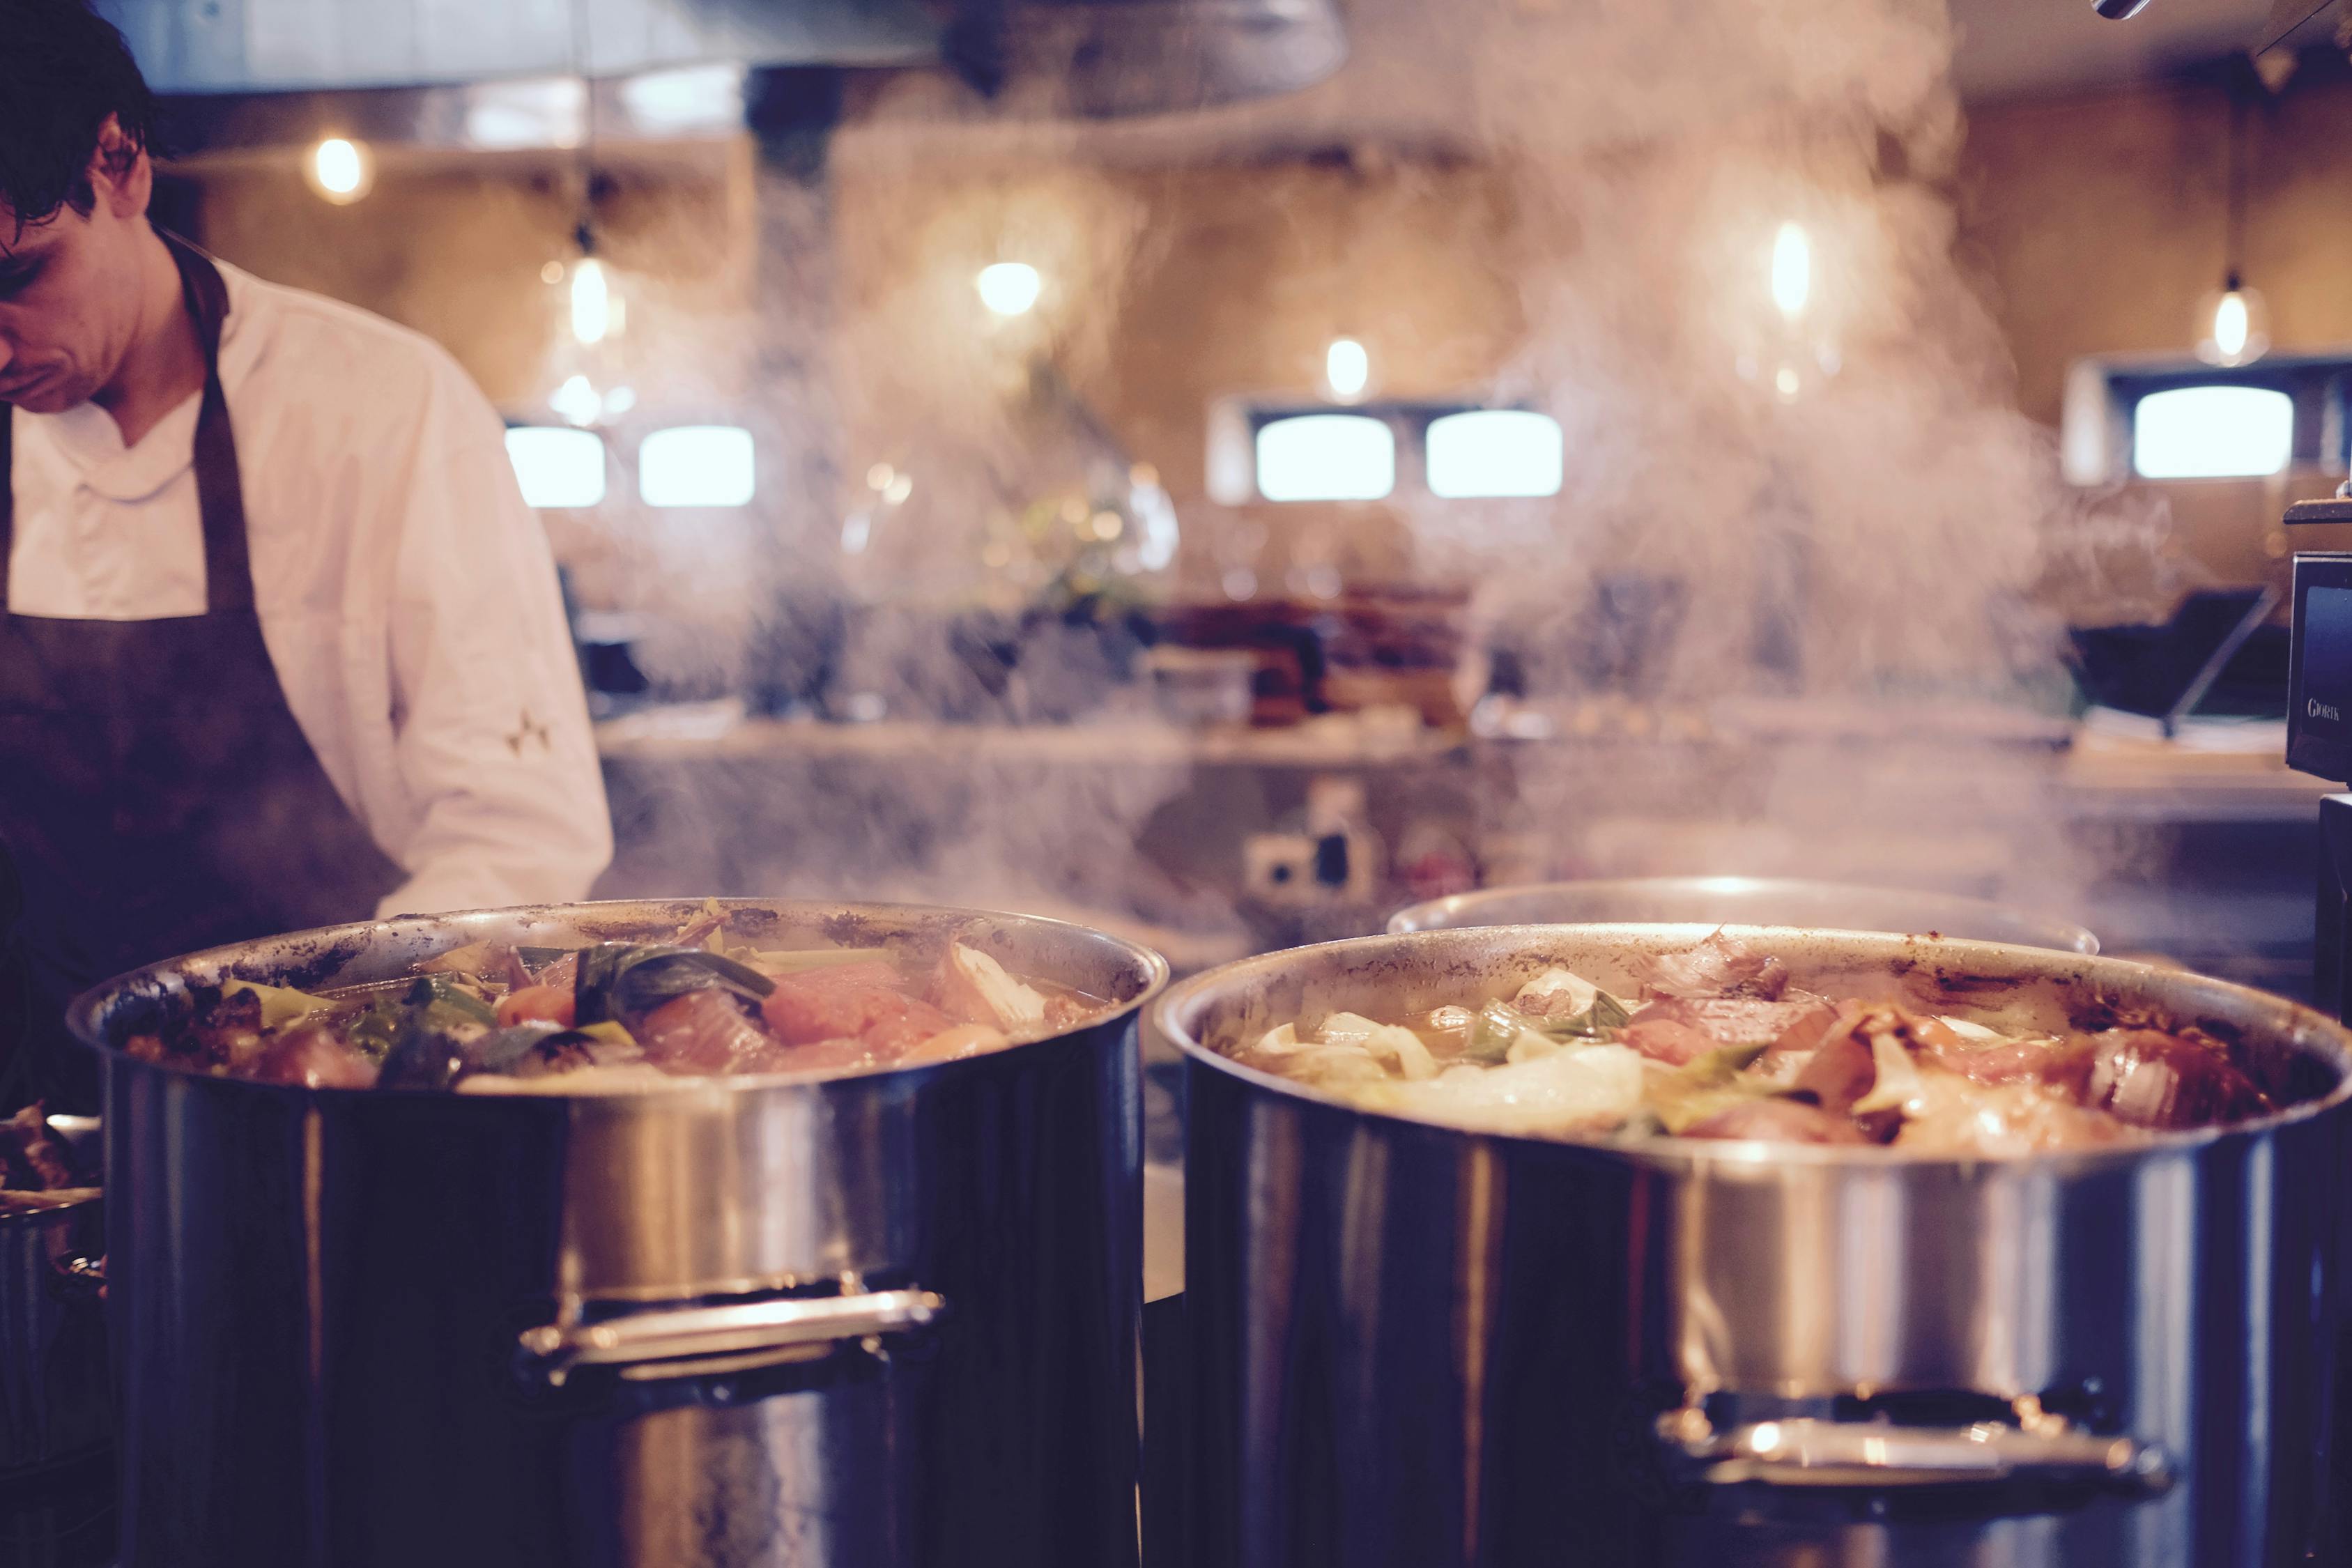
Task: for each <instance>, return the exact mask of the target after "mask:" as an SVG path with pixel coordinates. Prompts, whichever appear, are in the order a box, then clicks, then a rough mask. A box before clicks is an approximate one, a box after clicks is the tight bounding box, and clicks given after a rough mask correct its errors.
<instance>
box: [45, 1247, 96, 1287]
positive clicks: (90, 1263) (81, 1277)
mask: <svg viewBox="0 0 2352 1568" xmlns="http://www.w3.org/2000/svg"><path fill="white" fill-rule="evenodd" d="M49 1274H50V1278H51V1279H52V1281H53V1282H54V1283H55V1285H56V1288H57V1291H58V1294H59V1295H60V1296H97V1297H103V1296H105V1294H106V1259H105V1258H100V1257H94V1256H92V1255H91V1254H89V1253H87V1252H76V1253H72V1254H69V1255H68V1256H67V1257H64V1258H53V1259H51V1260H50V1263H49Z"/></svg>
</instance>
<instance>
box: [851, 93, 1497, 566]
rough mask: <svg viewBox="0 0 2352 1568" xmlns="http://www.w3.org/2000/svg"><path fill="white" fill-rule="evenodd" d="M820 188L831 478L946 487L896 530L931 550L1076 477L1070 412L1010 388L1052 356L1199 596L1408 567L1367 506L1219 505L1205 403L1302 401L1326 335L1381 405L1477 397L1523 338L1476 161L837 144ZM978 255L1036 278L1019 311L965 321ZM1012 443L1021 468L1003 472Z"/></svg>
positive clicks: (1492, 187)
mask: <svg viewBox="0 0 2352 1568" xmlns="http://www.w3.org/2000/svg"><path fill="white" fill-rule="evenodd" d="M833 190H834V205H835V235H836V253H837V256H838V258H839V268H840V275H841V279H842V284H841V299H842V321H843V333H844V336H843V348H842V353H841V354H840V356H839V361H838V363H839V368H840V374H841V376H842V394H843V396H844V399H845V406H846V407H847V409H848V414H847V416H846V437H845V439H846V449H845V453H844V459H845V462H844V466H845V469H846V471H848V472H850V473H852V474H859V473H863V472H865V471H866V468H867V467H868V466H869V465H870V464H873V463H877V462H889V463H892V464H895V465H898V466H899V467H902V468H908V469H909V470H910V471H912V472H915V473H916V474H917V475H918V484H919V489H920V488H921V483H922V478H923V476H924V475H925V474H926V473H927V472H928V473H929V474H930V475H940V476H950V477H948V478H947V479H946V480H945V482H946V483H947V484H948V485H949V486H950V488H951V489H952V491H953V493H954V494H955V496H956V498H957V504H958V509H959V510H958V515H956V516H953V517H943V516H940V515H939V514H938V513H937V511H936V510H926V515H925V516H924V517H923V518H922V520H921V521H920V522H919V523H917V522H916V521H915V520H913V519H909V520H908V523H907V526H908V527H909V528H910V529H911V528H915V527H918V526H919V527H920V529H921V530H922V532H923V537H924V543H925V548H926V549H927V550H935V549H936V548H938V547H939V546H940V545H941V544H943V543H953V544H954V547H955V548H957V549H963V548H965V543H963V542H972V541H977V540H978V539H980V538H981V537H982V536H983V535H984V534H985V532H986V531H987V523H986V519H985V518H983V517H981V516H979V515H978V514H979V513H981V512H983V511H986V510H991V509H993V510H997V511H999V512H1012V511H1017V510H1019V509H1020V508H1021V506H1023V505H1024V503H1026V502H1027V501H1029V500H1034V499H1035V497H1036V496H1037V495H1039V494H1044V493H1048V492H1051V491H1053V490H1054V489H1056V488H1057V487H1066V485H1067V484H1068V483H1069V482H1070V481H1071V479H1072V478H1073V476H1074V475H1075V472H1076V461H1077V459H1076V457H1075V456H1073V455H1072V453H1071V452H1069V451H1067V450H1065V449H1064V448H1065V447H1067V446H1068V445H1069V442H1068V440H1067V439H1066V437H1068V426H1069V424H1070V420H1069V418H1068V417H1067V416H1066V415H1065V414H1060V413H1056V412H1055V411H1054V410H1052V409H1050V408H1039V407H1037V406H1035V405H1034V404H1032V403H1030V402H1028V401H1027V400H1026V399H1025V398H1024V395H1023V391H1022V389H1023V387H1024V384H1025V381H1024V376H1025V370H1026V367H1027V366H1028V365H1030V364H1031V363H1035V362H1037V361H1039V360H1045V361H1050V362H1051V363H1053V364H1054V365H1055V366H1056V367H1057V368H1058V369H1059V370H1060V372H1061V373H1062V374H1064V376H1065V377H1066V380H1067V381H1068V383H1069V384H1071V385H1072V386H1073V387H1074V388H1075V389H1076V392H1077V394H1078V395H1079V396H1080V398H1081V399H1082V400H1083V401H1084V403H1085V404H1086V405H1087V407H1088V408H1089V409H1090V410H1091V412H1092V414H1093V415H1095V416H1097V417H1098V418H1099V419H1100V420H1101V422H1102V424H1103V425H1104V426H1106V427H1107V428H1108V430H1109V431H1110V432H1112V433H1113V435H1114V436H1115V437H1116V438H1117V440H1118V443H1119V444H1120V445H1121V446H1123V447H1125V448H1126V450H1127V451H1128V453H1129V455H1130V456H1131V457H1132V458H1135V459H1136V460H1138V461H1141V462H1145V463H1149V464H1150V465H1152V466H1153V467H1154V468H1157V469H1158V470H1159V472H1160V475H1161V476H1162V478H1163V480H1164V482H1165V483H1166V484H1167V486H1168V488H1169V489H1170V491H1171V494H1172V496H1173V498H1174V500H1176V502H1177V504H1178V507H1179V509H1180V511H1181V515H1182V516H1183V519H1184V522H1185V527H1186V529H1187V551H1186V556H1185V561H1186V563H1187V566H1188V567H1189V569H1190V570H1191V571H1192V574H1193V575H1194V579H1195V582H1196V584H1200V585H1205V584H1207V583H1210V582H1213V581H1214V579H1215V577H1216V576H1217V575H1218V574H1219V573H1220V571H1221V570H1222V569H1223V567H1224V566H1225V565H1231V564H1248V565H1251V566H1254V567H1256V568H1258V569H1260V570H1261V571H1262V572H1263V573H1265V574H1272V575H1278V574H1280V573H1281V572H1282V571H1283V570H1284V568H1285V567H1286V565H1289V564H1292V563H1297V562H1302V561H1312V562H1316V563H1326V562H1328V563H1331V564H1335V565H1338V566H1339V567H1340V568H1341V569H1342V570H1343V571H1345V572H1346V573H1347V574H1349V575H1350V576H1356V577H1360V576H1364V575H1374V576H1394V575H1400V574H1403V573H1405V572H1407V571H1408V570H1411V569H1412V564H1413V563H1412V559H1411V548H1410V544H1409V542H1408V540H1407V536H1406V532H1405V530H1404V528H1403V525H1402V521H1401V520H1400V519H1399V518H1398V517H1397V515H1396V514H1395V513H1394V512H1393V511H1392V510H1391V509H1390V508H1389V507H1387V506H1385V505H1379V504H1372V505H1360V506H1346V507H1341V506H1297V505H1291V506H1280V507H1274V506H1266V505H1264V504H1256V505H1247V506H1243V507H1239V508H1235V509H1232V510H1226V509H1221V508H1218V507H1215V506H1213V505H1211V504H1210V502H1209V500H1208V498H1207V492H1206V486H1205V464H1204V454H1205V450H1206V447H1207V442H1208V435H1209V432H1208V424H1209V416H1210V408H1211V405H1212V404H1213V402H1214V401H1215V400H1216V399H1219V398H1222V397H1228V396H1233V395H1265V396H1267V397H1269V398H1272V399H1283V398H1296V399H1300V400H1304V401H1319V400H1320V398H1321V396H1322V394H1321V392H1320V389H1319V387H1320V380H1321V376H1322V371H1323V359H1324V350H1325V348H1326V346H1327V345H1328V342H1330V340H1331V339H1332V338H1334V337H1336V336H1340V335H1356V336H1359V337H1360V338H1362V339H1363V341H1364V342H1366V345H1367V347H1368V349H1369V351H1370V355H1371V359H1372V366H1373V373H1374V377H1375V384H1374V388H1373V391H1374V393H1375V395H1380V396H1387V397H1398V398H1408V399H1410V398H1422V397H1444V396H1449V395H1462V394H1465V393H1468V394H1471V395H1478V394H1480V393H1482V392H1484V391H1485V389H1486V387H1487V386H1488V385H1489V384H1490V383H1491V381H1492V378H1493V377H1494V375H1495V374H1496V370H1497V369H1498V368H1499V367H1500V366H1501V365H1502V364H1503V363H1505V362H1506V361H1507V359H1508V358H1509V356H1510V355H1511V354H1512V353H1513V352H1514V351H1515V350H1516V349H1517V347H1518V346H1519V342H1520V339H1521V337H1522V335H1523V333H1524V331H1525V326H1524V321H1523V317H1522V312H1521V304H1520V299H1519V294H1518V290H1517V282H1516V280H1515V274H1514V271H1513V266H1512V261H1511V258H1510V255H1509V251H1510V247H1511V244H1512V239H1513V235H1512V230H1513V215H1512V211H1511V207H1510V203H1509V201H1508V199H1507V181H1506V178H1505V176H1504V175H1502V174H1499V173H1498V172H1496V171H1495V170H1493V169H1490V168H1483V167H1479V166H1475V165H1471V164H1466V163H1454V162H1446V161H1436V160H1431V161H1405V162H1397V163H1384V164H1382V165H1381V166H1379V167H1376V168H1361V167H1358V166H1356V165H1354V164H1352V163H1347V162H1344V161H1337V160H1334V161H1328V162H1314V163H1305V162H1288V163H1270V164H1260V165H1241V166H1234V165H1224V166H1213V167H1204V168H1169V169H1119V168H1109V169H1101V168H1095V169H1088V168H1082V167H1077V166H1074V165H1060V166H1055V165H1045V166H1038V165H1035V164H1034V163H1033V164H1029V165H1025V166H1024V165H1013V166H1003V165H987V164H977V163H975V164H971V165H964V166H959V165H956V164H954V163H946V164H942V163H940V162H938V161H936V160H932V161H926V162H920V163H914V162H909V161H908V160H905V159H903V158H898V157H894V156H892V155H890V153H888V151H887V149H874V148H871V147H868V146H866V145H865V144H864V143H862V142H861V141H860V139H859V138H858V137H856V135H855V134H854V133H853V134H852V135H851V136H850V137H849V138H848V139H847V142H846V145H845V148H844V150H843V153H842V155H840V156H838V157H837V158H836V160H835V167H834V175H833ZM996 259H1020V260H1027V261H1030V262H1031V263H1033V264H1034V265H1035V266H1037V267H1038V268H1040V270H1041V271H1042V272H1043V273H1044V274H1045V277H1046V279H1047V280H1048V283H1047V292H1046V295H1045V299H1044V300H1042V301H1041V303H1040V305H1039V307H1038V310H1037V312H1036V319H1035V320H1034V321H1021V322H1014V323H1010V324H1007V323H998V322H995V321H992V320H990V319H989V318H988V317H987V316H986V314H985V312H984V311H983V310H982V308H981V306H980V304H979V301H978V300H977V297H976V294H975V292H974V289H973V288H972V282H971V280H972V279H973V277H974V276H975V274H976V273H977V272H978V270H979V268H981V267H982V266H984V265H986V264H987V263H988V262H990V261H992V260H996ZM1399 301H1410V307H1409V308H1406V309H1400V308H1399V303H1398V302H1399ZM988 388H992V389H993V390H994V392H995V394H996V396H995V397H994V398H993V399H991V398H990V397H988V396H986V395H983V389H988ZM1013 450H1020V451H1024V452H1034V453H1035V454H1036V460H1035V461H1034V463H1031V464H1028V465H1025V466H1024V465H1023V464H1020V463H1015V462H1011V461H1008V460H1007V458H1006V457H1005V454H1007V453H1008V452H1011V451H1013ZM983 454H984V455H983ZM982 469H985V474H984V477H983V476H982ZM938 491H939V487H938V486H937V485H934V486H932V487H931V490H930V493H931V495H932V497H933V498H934V499H935V500H936V497H937V495H938ZM917 504H918V506H920V504H921V503H920V502H918V503H917ZM970 548H971V549H972V550H977V549H978V548H979V546H978V544H977V543H971V544H970ZM1266 585H1267V586H1268V587H1269V588H1271V587H1273V586H1275V584H1273V583H1271V582H1269V583H1268V584H1266Z"/></svg>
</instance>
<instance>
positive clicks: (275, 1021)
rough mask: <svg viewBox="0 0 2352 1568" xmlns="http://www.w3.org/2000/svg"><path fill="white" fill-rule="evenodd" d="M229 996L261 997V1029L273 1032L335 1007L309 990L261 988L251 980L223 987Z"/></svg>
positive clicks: (234, 982)
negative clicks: (282, 1026)
mask: <svg viewBox="0 0 2352 1568" xmlns="http://www.w3.org/2000/svg"><path fill="white" fill-rule="evenodd" d="M221 990H222V991H223V992H224V993H225V994H228V995H231V996H235V995H239V994H246V993H251V994H253V995H256V996H258V997H260V998H261V1026H262V1027H263V1028H265V1029H274V1028H276V1027H278V1026H279V1025H280V1024H290V1023H292V1022H293V1021H294V1020H295V1019H297V1018H307V1017H309V1016H310V1015H311V1014H313V1013H322V1012H324V1011H326V1010H327V1009H328V1008H330V1007H331V1006H333V1005H334V1004H333V1003H331V1002H330V1001H328V1000H327V999H326V998H325V997H323V996H313V995H311V994H310V993H309V992H307V991H292V990H289V989H288V988H286V987H285V986H283V985H261V984H256V983H255V982H253V981H250V980H232V981H229V982H228V983H227V984H225V985H223V986H222V987H221Z"/></svg>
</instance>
